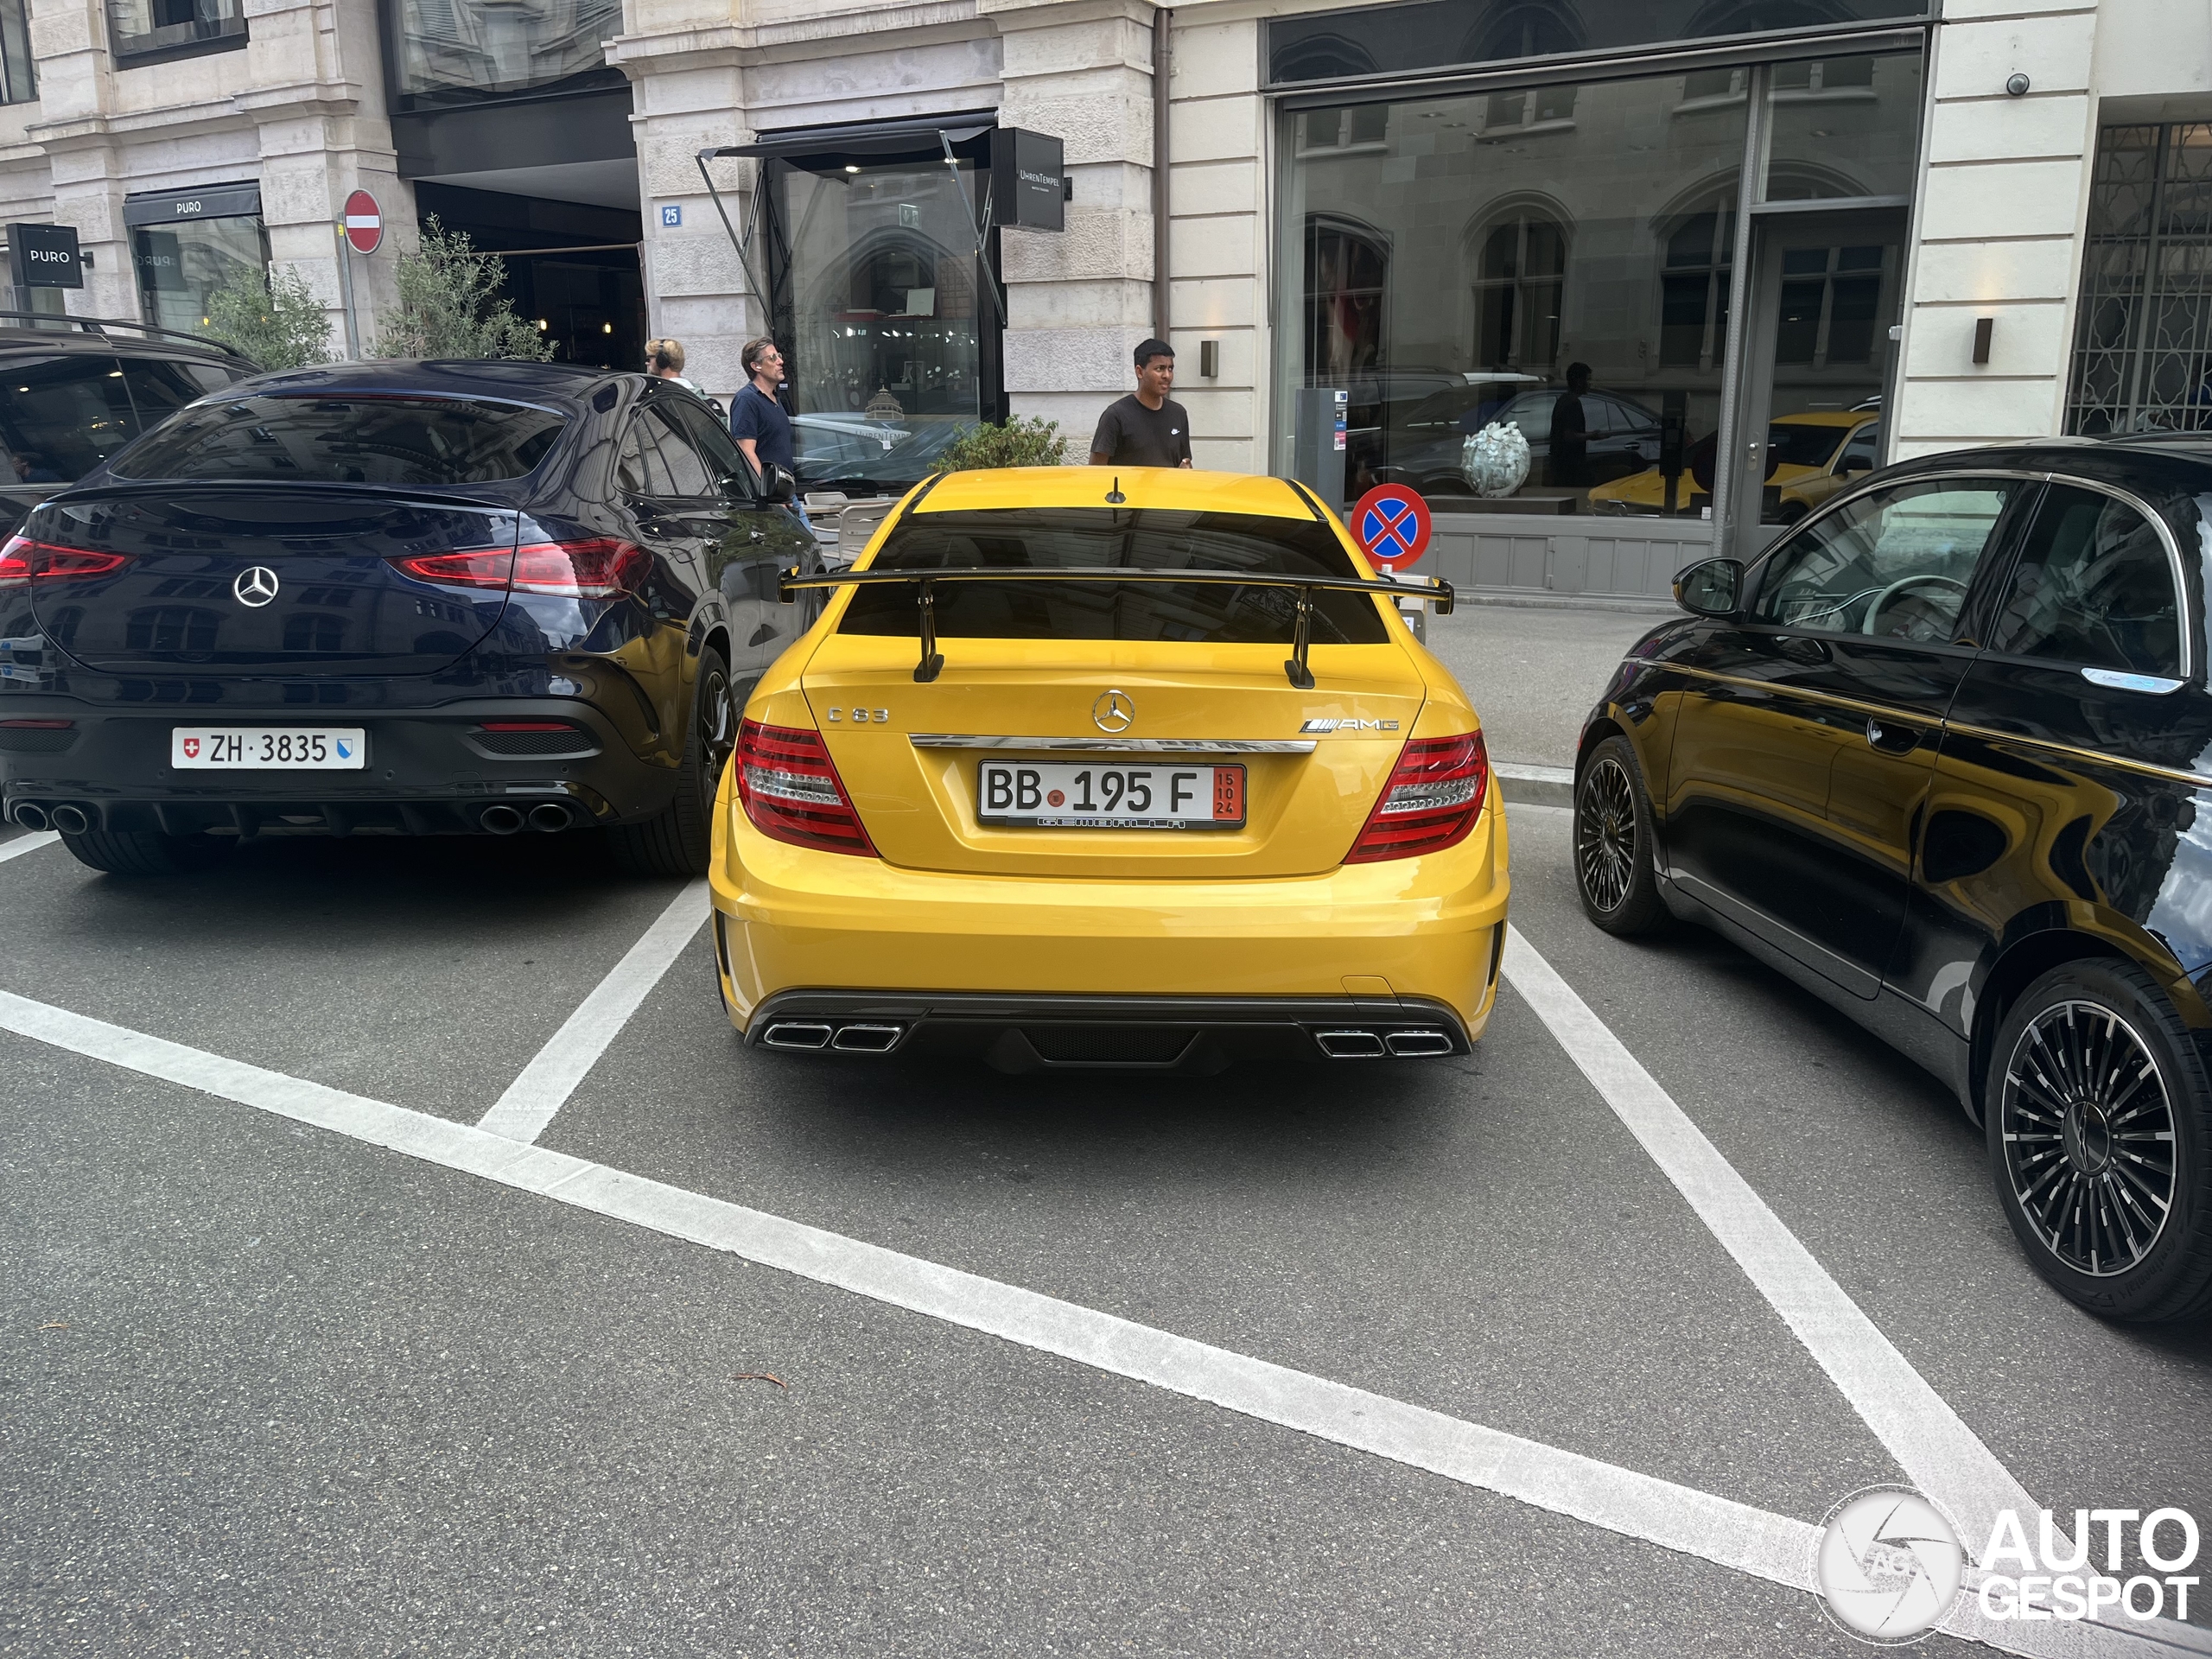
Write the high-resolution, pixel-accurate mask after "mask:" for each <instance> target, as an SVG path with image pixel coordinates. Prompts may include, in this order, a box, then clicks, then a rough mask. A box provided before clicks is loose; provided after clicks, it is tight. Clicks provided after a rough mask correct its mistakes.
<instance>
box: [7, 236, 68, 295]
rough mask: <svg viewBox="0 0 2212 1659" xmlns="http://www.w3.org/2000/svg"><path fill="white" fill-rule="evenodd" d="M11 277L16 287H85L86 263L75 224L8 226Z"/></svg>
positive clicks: (9, 272)
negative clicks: (80, 248)
mask: <svg viewBox="0 0 2212 1659" xmlns="http://www.w3.org/2000/svg"><path fill="white" fill-rule="evenodd" d="M8 274H9V277H10V280H11V281H13V282H14V283H15V284H16V287H17V288H82V287H83V286H84V285H85V262H84V257H83V256H82V255H81V254H80V253H79V251H78V250H77V227H76V226H73V225H10V226H8Z"/></svg>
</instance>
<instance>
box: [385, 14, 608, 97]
mask: <svg viewBox="0 0 2212 1659" xmlns="http://www.w3.org/2000/svg"><path fill="white" fill-rule="evenodd" d="M399 24H400V27H399V31H398V33H399V46H400V51H399V54H398V56H399V83H400V84H399V89H398V90H399V91H400V92H402V93H403V94H422V93H426V92H480V93H489V92H519V91H522V90H524V88H526V87H531V86H550V85H552V84H554V83H556V82H557V81H563V80H566V79H569V77H571V76H573V75H579V74H582V73H586V72H587V71H589V70H594V69H599V68H603V67H605V65H606V61H607V59H606V54H605V53H604V52H603V51H602V50H601V44H600V43H601V41H606V40H607V39H609V38H611V37H612V36H613V35H619V34H620V33H621V32H622V5H621V0H399Z"/></svg>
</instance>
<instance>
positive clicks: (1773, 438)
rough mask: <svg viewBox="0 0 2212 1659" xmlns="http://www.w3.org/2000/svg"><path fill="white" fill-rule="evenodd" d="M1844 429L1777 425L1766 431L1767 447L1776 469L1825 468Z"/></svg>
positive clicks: (1795, 423)
mask: <svg viewBox="0 0 2212 1659" xmlns="http://www.w3.org/2000/svg"><path fill="white" fill-rule="evenodd" d="M1843 435H1844V429H1843V428H1841V427H1840V426H1829V425H1827V424H1826V423H1820V424H1815V423H1810V422H1802V421H1777V422H1776V423H1774V424H1773V425H1772V426H1770V427H1769V428H1767V429H1766V441H1767V447H1768V448H1769V449H1770V451H1771V452H1772V454H1773V456H1774V461H1775V464H1776V465H1777V466H1778V467H1825V466H1827V464H1828V457H1829V456H1830V455H1832V454H1835V447H1836V445H1837V444H1839V443H1840V442H1843Z"/></svg>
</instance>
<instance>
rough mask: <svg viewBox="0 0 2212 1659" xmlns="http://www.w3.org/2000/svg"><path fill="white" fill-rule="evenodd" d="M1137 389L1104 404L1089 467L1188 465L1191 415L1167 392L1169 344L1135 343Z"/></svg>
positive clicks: (1171, 365) (1171, 367) (1171, 366)
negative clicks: (1132, 392)
mask: <svg viewBox="0 0 2212 1659" xmlns="http://www.w3.org/2000/svg"><path fill="white" fill-rule="evenodd" d="M1136 362H1137V389H1136V391H1135V393H1134V394H1133V395H1132V396H1130V397H1123V398H1122V399H1120V400H1119V401H1118V402H1116V403H1111V404H1107V405H1106V412H1105V413H1104V414H1103V415H1101V416H1099V417H1098V430H1097V432H1096V434H1095V435H1093V436H1092V437H1091V440H1090V464H1091V465H1092V466H1094V467H1188V466H1189V465H1190V464H1191V417H1190V415H1189V414H1188V412H1187V411H1185V409H1184V408H1183V405H1182V404H1178V403H1174V402H1172V401H1171V400H1170V399H1169V397H1168V396H1167V394H1168V393H1169V392H1171V391H1173V390H1174V389H1175V348H1174V347H1173V346H1170V345H1169V344H1168V343H1167V342H1166V340H1147V341H1145V343H1144V344H1143V345H1141V346H1138V347H1137V350H1136Z"/></svg>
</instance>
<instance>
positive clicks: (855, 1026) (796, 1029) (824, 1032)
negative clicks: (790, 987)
mask: <svg viewBox="0 0 2212 1659" xmlns="http://www.w3.org/2000/svg"><path fill="white" fill-rule="evenodd" d="M905 1033H906V1027H904V1026H881V1025H873V1024H870V1023H868V1022H866V1021H861V1020H856V1021H855V1022H853V1023H851V1024H849V1025H838V1026H833V1025H830V1024H829V1022H828V1021H826V1020H777V1021H776V1023H775V1024H774V1025H772V1026H770V1027H768V1029H767V1030H766V1031H765V1032H763V1033H761V1035H760V1042H761V1046H763V1047H766V1048H794V1049H812V1050H819V1049H824V1048H830V1049H836V1050H837V1051H838V1052H841V1053H845V1054H887V1053H888V1052H890V1051H891V1050H892V1049H893V1048H895V1047H897V1046H898V1045H899V1038H900V1037H901V1036H903V1035H904V1034H905Z"/></svg>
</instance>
